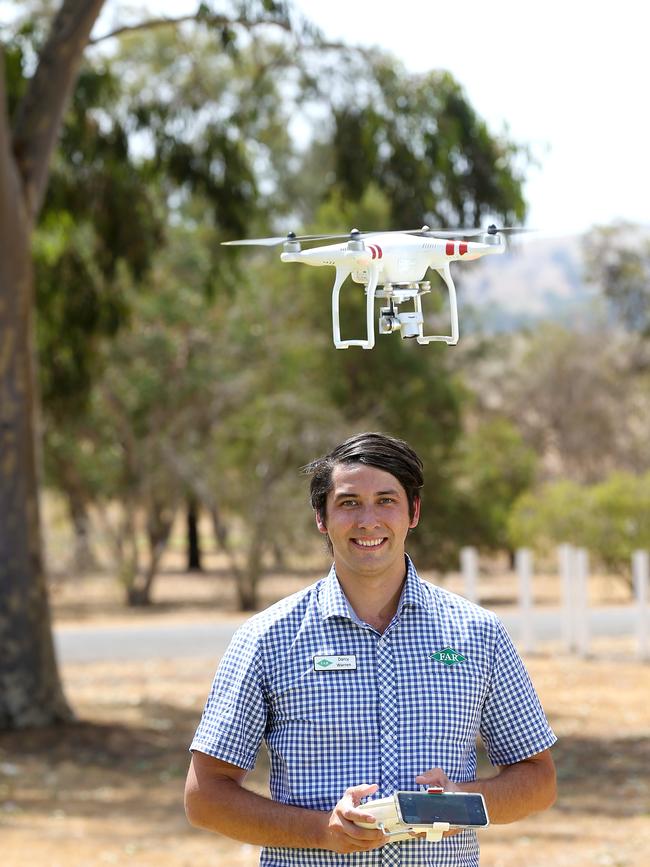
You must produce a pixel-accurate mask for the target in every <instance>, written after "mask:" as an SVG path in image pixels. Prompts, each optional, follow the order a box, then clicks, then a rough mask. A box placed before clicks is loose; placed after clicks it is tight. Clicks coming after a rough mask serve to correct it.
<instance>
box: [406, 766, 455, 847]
mask: <svg viewBox="0 0 650 867" xmlns="http://www.w3.org/2000/svg"><path fill="white" fill-rule="evenodd" d="M415 782H416V783H418V785H420V786H432V787H433V786H439V787H440V788H442V789H443V790H444V791H445V792H460V788H459V787H458V786H457V785H456V783H452V781H451V780H450V779H449V777H448V776H447V774H446V773H445V772H444V771H443V769H442V768H431V770H430V771H425V772H424V773H423V774H418V776H417V777H416V778H415ZM454 834H460V828H452V829H451V830H450V831H445V833H444V834H443V837H453V836H454ZM419 836H421V837H423V836H426V834H420V835H419Z"/></svg>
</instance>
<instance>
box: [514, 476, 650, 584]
mask: <svg viewBox="0 0 650 867" xmlns="http://www.w3.org/2000/svg"><path fill="white" fill-rule="evenodd" d="M509 532H510V538H511V539H512V542H513V545H514V546H518V545H527V546H530V547H534V548H536V549H537V550H539V551H541V552H545V553H548V551H549V550H550V549H551V548H552V547H553V546H556V545H559V544H562V543H565V542H569V543H571V544H574V545H578V546H582V547H585V548H587V549H588V550H589V551H590V552H591V553H593V554H594V555H595V556H596V557H597V558H598V560H599V561H600V563H601V564H602V565H603V566H604V567H605V568H606V569H610V570H612V571H614V572H619V573H623V574H627V573H628V572H629V569H630V560H631V556H632V552H633V551H635V550H636V549H639V548H646V549H647V548H649V547H650V473H646V474H645V475H643V476H633V475H631V474H627V473H614V474H612V475H611V476H610V477H609V478H608V479H606V480H605V481H603V482H600V483H599V484H596V485H591V486H583V485H578V484H576V483H574V482H554V483H552V484H549V485H546V486H544V487H543V488H541V489H540V490H539V491H535V492H532V491H531V492H528V493H526V494H524V495H523V496H522V497H521V498H520V499H519V500H518V501H517V503H516V504H515V506H514V509H513V511H512V514H511V517H510V521H509Z"/></svg>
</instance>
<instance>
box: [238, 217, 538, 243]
mask: <svg viewBox="0 0 650 867" xmlns="http://www.w3.org/2000/svg"><path fill="white" fill-rule="evenodd" d="M532 231H534V229H527V228H525V227H523V226H503V227H502V228H498V227H497V226H495V225H494V223H492V224H491V225H490V226H488V227H487V229H477V228H476V227H475V226H472V228H467V229H431V228H429V226H421V227H420V228H419V229H393V230H389V231H388V232H381V233H379V232H360V231H359V229H352V231H351V232H338V233H336V234H332V235H296V233H295V232H289V233H288V234H286V235H279V236H277V237H275V238H244V239H242V240H237V241H222V242H221V243H222V245H223V246H226V247H228V246H232V247H234V246H240V247H242V246H259V247H276V246H279V245H280V244H286V243H287V242H294V241H298V242H300V241H336V240H341V239H344V238H348V239H350V240H360V239H362V238H365V237H366V236H367V235H377V234H382V235H386V234H389V235H422V236H424V237H434V238H476V237H478V236H480V235H497V234H499V235H501V234H503V235H513V234H517V233H521V232H532Z"/></svg>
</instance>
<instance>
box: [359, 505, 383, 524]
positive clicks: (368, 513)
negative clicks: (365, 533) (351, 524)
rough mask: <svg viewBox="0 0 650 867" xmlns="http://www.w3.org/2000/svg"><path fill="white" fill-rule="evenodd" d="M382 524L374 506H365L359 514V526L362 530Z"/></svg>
mask: <svg viewBox="0 0 650 867" xmlns="http://www.w3.org/2000/svg"><path fill="white" fill-rule="evenodd" d="M379 524H380V521H379V518H378V517H377V512H376V511H375V507H374V506H364V508H362V509H361V511H360V512H359V513H358V515H357V526H358V527H359V529H362V530H371V529H372V528H373V527H378V526H379Z"/></svg>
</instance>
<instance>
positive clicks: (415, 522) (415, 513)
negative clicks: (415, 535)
mask: <svg viewBox="0 0 650 867" xmlns="http://www.w3.org/2000/svg"><path fill="white" fill-rule="evenodd" d="M421 502H422V501H421V500H420V498H419V497H416V498H415V499H414V500H413V518H412V519H411V523H410V524H409V529H410V530H414V529H415V528H416V527H417V525H418V523H419V521H420V504H421Z"/></svg>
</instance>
